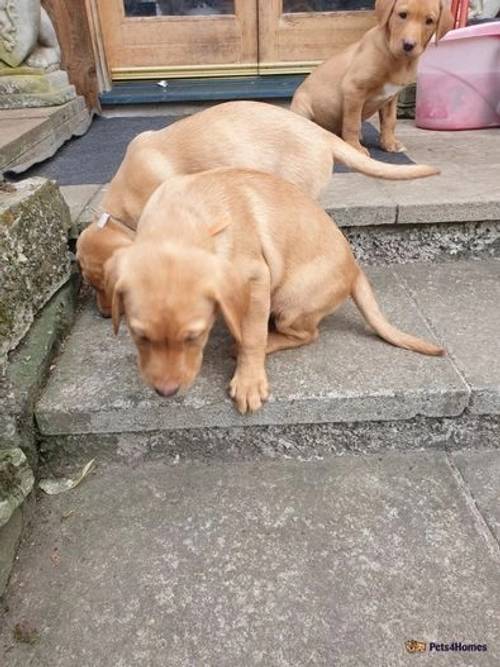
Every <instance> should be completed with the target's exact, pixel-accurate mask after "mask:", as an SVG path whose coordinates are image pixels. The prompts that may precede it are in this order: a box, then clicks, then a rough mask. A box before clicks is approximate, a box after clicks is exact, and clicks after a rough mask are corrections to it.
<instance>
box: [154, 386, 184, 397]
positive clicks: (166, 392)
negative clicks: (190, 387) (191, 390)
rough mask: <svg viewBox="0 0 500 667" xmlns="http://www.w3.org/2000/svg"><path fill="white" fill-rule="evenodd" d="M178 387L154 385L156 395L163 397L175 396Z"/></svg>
mask: <svg viewBox="0 0 500 667" xmlns="http://www.w3.org/2000/svg"><path fill="white" fill-rule="evenodd" d="M179 389H180V386H179V385H165V386H164V387H155V391H156V393H157V394H158V396H163V397H164V398H169V397H170V396H175V394H176V393H177V392H178V391H179Z"/></svg>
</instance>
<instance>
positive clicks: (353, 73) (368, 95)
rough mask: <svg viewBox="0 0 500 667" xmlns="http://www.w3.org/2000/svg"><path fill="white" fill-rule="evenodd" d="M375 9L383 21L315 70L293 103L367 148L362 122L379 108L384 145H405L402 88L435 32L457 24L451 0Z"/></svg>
mask: <svg viewBox="0 0 500 667" xmlns="http://www.w3.org/2000/svg"><path fill="white" fill-rule="evenodd" d="M375 14H376V16H377V19H378V25H377V26H376V27H374V28H372V29H371V30H369V31H368V32H367V33H366V34H365V35H364V36H363V37H362V38H361V40H360V41H359V42H356V43H355V44H352V45H351V46H349V47H348V48H347V49H346V50H345V51H342V52H341V53H338V54H336V55H334V56H333V57H332V58H330V59H329V60H327V61H326V62H324V63H323V64H322V65H320V66H319V67H318V68H317V69H316V70H314V72H312V74H310V75H309V76H308V77H307V79H306V80H305V81H304V82H303V83H302V84H301V85H300V86H299V88H298V89H297V91H296V92H295V95H294V96H293V100H292V105H291V110H292V111H295V112H296V113H298V114H300V115H301V116H305V117H306V118H310V119H311V120H314V121H315V122H316V123H318V124H319V125H321V126H322V127H324V128H326V129H327V130H330V131H331V132H334V133H335V134H338V135H339V136H341V137H342V138H343V139H344V140H345V141H347V143H349V144H350V145H351V146H354V148H357V149H358V150H359V151H361V152H363V153H366V154H368V151H367V150H366V148H364V147H363V146H362V145H361V143H360V133H361V122H362V121H363V120H366V119H367V118H370V116H372V115H373V114H374V113H376V112H377V111H378V112H379V116H380V146H381V147H382V148H383V149H384V150H386V151H389V152H398V151H402V150H404V146H403V145H402V144H401V143H400V142H399V141H398V140H397V139H396V137H395V134H394V130H395V127H396V113H397V100H398V93H399V91H400V90H401V89H402V88H404V86H406V85H408V84H409V83H413V82H414V81H415V80H416V74H417V64H418V59H419V57H420V56H421V55H422V53H423V52H424V51H425V49H426V47H427V45H428V43H429V41H430V40H431V38H432V36H433V35H436V39H440V38H441V37H443V36H444V35H445V34H446V33H447V32H448V31H449V30H451V28H452V27H453V17H452V15H451V12H450V10H449V8H448V2H447V0H377V1H376V3H375Z"/></svg>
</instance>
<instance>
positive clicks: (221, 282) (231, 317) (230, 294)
mask: <svg viewBox="0 0 500 667" xmlns="http://www.w3.org/2000/svg"><path fill="white" fill-rule="evenodd" d="M214 299H215V301H216V302H217V305H218V306H219V308H220V311H221V313H222V316H223V318H224V321H225V323H226V325H227V327H228V329H229V331H230V332H231V335H232V336H233V338H234V339H235V340H236V341H237V342H238V343H241V328H242V321H243V317H244V316H245V313H246V312H247V308H248V299H249V288H248V285H246V284H245V283H244V281H243V280H242V278H241V276H240V274H239V273H238V271H237V270H236V269H235V268H234V267H233V266H232V264H231V263H230V262H228V261H227V260H218V267H217V271H216V285H215V293H214Z"/></svg>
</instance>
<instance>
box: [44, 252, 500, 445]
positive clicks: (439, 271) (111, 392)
mask: <svg viewBox="0 0 500 667" xmlns="http://www.w3.org/2000/svg"><path fill="white" fill-rule="evenodd" d="M369 276H370V278H371V280H372V282H373V284H374V286H375V289H376V292H377V296H378V299H379V301H380V304H381V306H382V308H383V310H384V311H385V312H386V314H387V315H388V317H389V319H390V320H391V321H392V322H393V323H395V324H397V325H398V326H400V327H401V328H403V329H406V330H407V331H410V332H413V333H415V334H418V335H421V336H425V337H427V338H433V337H434V336H436V337H437V339H438V340H439V341H440V342H441V343H443V344H444V345H445V347H447V348H448V351H449V356H448V357H444V358H430V357H425V356H422V355H418V354H415V353H412V352H408V351H405V350H401V349H397V348H394V347H392V346H390V345H388V344H387V343H385V342H383V341H381V340H380V339H377V338H376V337H375V336H374V335H373V334H372V333H371V332H370V331H369V330H368V328H367V327H366V326H365V325H364V324H363V322H362V319H361V316H360V315H359V313H357V311H356V309H355V307H354V306H353V305H352V304H346V305H345V306H344V307H342V309H340V311H339V312H338V313H336V314H334V315H333V316H332V317H330V318H328V319H327V320H325V323H324V325H322V328H321V336H320V340H319V341H318V342H317V343H315V344H313V345H310V346H307V347H304V348H301V349H299V350H290V351H286V352H280V353H277V354H276V355H271V357H270V358H269V360H268V363H267V368H268V375H269V380H270V385H271V392H272V395H271V399H270V401H269V402H268V404H267V405H266V406H265V407H264V409H262V410H260V411H259V412H257V413H255V414H253V415H247V416H244V417H242V416H240V415H239V414H238V413H237V411H236V410H235V408H234V407H233V404H232V402H231V400H230V399H229V398H228V396H227V385H228V382H229V379H230V377H231V373H232V369H233V366H234V361H233V360H232V359H231V357H230V354H229V351H230V341H229V340H228V337H227V336H226V335H225V334H224V333H223V332H219V333H215V334H214V335H213V336H212V338H211V341H210V343H209V346H208V349H207V352H206V355H205V361H204V366H203V369H202V373H201V374H200V377H199V378H198V379H197V381H196V383H195V385H194V386H193V387H192V388H191V390H190V391H189V392H188V393H187V395H186V396H185V397H175V398H173V399H163V398H161V397H158V396H157V395H156V394H155V393H154V391H152V390H151V389H149V388H148V387H146V386H145V385H144V383H143V381H142V380H141V378H140V377H139V374H138V370H137V367H136V361H135V348H134V346H133V343H132V342H131V340H130V337H129V335H128V333H127V332H126V330H125V327H123V328H122V332H121V333H120V336H119V338H118V339H116V338H115V337H114V336H113V333H112V330H111V324H110V322H109V321H106V320H103V319H102V318H100V317H99V316H98V315H97V313H96V312H95V307H94V306H93V304H91V305H89V306H88V308H87V309H86V310H85V311H84V312H83V313H82V314H81V316H80V318H79V320H78V321H77V323H76V326H75V328H74V330H73V332H72V334H71V336H70V338H69V339H68V341H67V343H66V347H65V351H64V353H63V355H62V357H61V358H60V359H59V360H58V362H57V364H56V368H55V371H54V373H53V375H52V376H51V378H50V380H49V383H48V385H47V388H46V390H45V393H44V395H43V396H42V398H41V401H40V402H39V404H38V407H37V409H36V417H37V422H38V426H39V429H40V431H41V433H42V435H44V436H57V435H72V434H83V433H87V434H96V435H99V434H106V433H126V432H129V433H138V432H144V431H157V430H167V431H168V430H171V429H180V428H201V427H222V428H224V427H234V426H258V425H259V426H260V425H273V424H279V425H285V424H311V423H332V422H364V421H390V420H396V421H397V420H409V419H412V418H414V417H416V416H418V415H424V416H428V417H439V418H442V417H455V416H458V415H460V414H462V413H463V412H464V411H465V410H466V409H467V410H469V411H470V412H471V413H472V414H475V415H498V414H500V338H499V336H498V331H499V330H500V309H499V308H498V304H499V303H500V261H499V260H495V259H492V260H488V261H480V262H455V263H449V264H424V265H409V266H406V267H396V268H390V267H385V268H377V269H374V268H371V269H370V271H369Z"/></svg>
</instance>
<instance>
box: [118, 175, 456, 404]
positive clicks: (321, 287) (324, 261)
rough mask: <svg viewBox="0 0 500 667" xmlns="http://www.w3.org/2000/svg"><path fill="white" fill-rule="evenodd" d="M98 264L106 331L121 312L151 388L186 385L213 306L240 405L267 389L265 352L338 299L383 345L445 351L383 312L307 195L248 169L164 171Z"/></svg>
mask: <svg viewBox="0 0 500 667" xmlns="http://www.w3.org/2000/svg"><path fill="white" fill-rule="evenodd" d="M105 274H106V280H107V288H108V291H109V293H110V294H111V295H112V308H111V310H112V317H113V326H114V330H115V332H117V331H118V327H119V322H120V318H121V316H122V315H125V318H126V320H127V324H128V327H129V330H130V332H131V334H132V337H133V339H134V341H135V344H136V346H137V350H138V356H139V367H140V370H141V372H142V375H143V377H144V379H145V381H146V382H147V383H148V384H149V385H151V386H152V387H153V388H154V389H155V390H156V391H157V392H158V393H159V394H160V395H162V396H172V395H174V394H176V393H177V392H178V391H179V390H186V389H187V388H188V387H189V386H190V385H191V384H192V383H193V381H194V379H195V377H196V375H197V373H198V371H199V370H200V367H201V363H202V357H203V349H204V347H205V344H206V342H207V339H208V336H209V334H210V330H211V328H212V326H213V324H214V321H215V317H216V314H217V311H220V312H221V313H222V315H223V317H224V319H225V321H226V323H227V326H228V328H229V329H230V331H231V333H232V335H233V337H234V338H235V340H236V341H237V343H238V354H237V363H236V371H235V373H234V377H233V379H232V380H231V384H230V394H231V396H232V397H233V398H234V400H235V402H236V405H237V407H238V409H239V410H240V412H242V413H245V412H247V411H253V410H257V409H258V408H260V407H261V405H262V402H263V401H265V400H266V399H267V397H268V381H267V376H266V370H265V357H266V354H269V353H270V352H275V351H277V350H283V349H287V348H293V347H298V346H300V345H305V344H307V343H311V342H312V341H314V340H315V339H316V338H317V337H318V335H319V332H318V325H319V323H320V321H321V320H322V319H323V318H324V317H325V316H326V315H328V314H330V313H331V312H333V311H334V310H335V309H336V308H337V307H338V306H339V305H340V304H341V303H342V302H343V301H345V300H346V299H347V298H348V297H352V298H353V299H354V301H355V303H356V305H357V306H358V308H359V310H360V311H361V313H362V314H363V316H364V318H365V319H366V321H367V322H368V323H369V324H370V325H371V327H372V328H373V329H374V330H375V332H376V333H377V334H378V335H379V336H380V337H381V338H383V339H384V340H386V341H388V342H389V343H392V344H393V345H396V346H398V347H403V348H407V349H409V350H414V351H416V352H421V353H423V354H429V355H441V354H443V353H444V351H443V349H442V348H440V347H438V346H437V345H434V344H433V343H430V342H426V341H423V340H420V339H419V338H415V337H414V336H412V335H410V334H406V333H403V332H401V331H399V330H398V329H396V328H395V327H394V326H393V325H391V324H390V323H389V322H388V321H387V320H386V319H385V317H384V316H383V314H382V313H381V312H380V310H379V307H378V305H377V301H376V299H375V296H374V294H373V292H372V289H371V287H370V284H369V282H368V280H367V278H366V276H365V274H364V273H363V271H362V270H361V269H360V267H359V266H358V265H357V263H356V261H355V259H354V257H353V255H352V252H351V249H350V247H349V244H348V242H347V240H346V239H345V237H344V236H343V234H342V233H341V232H340V231H339V229H338V228H337V227H336V225H335V224H334V223H333V222H332V220H331V219H330V217H329V216H328V215H327V214H326V213H325V212H324V211H323V210H322V209H321V208H320V206H318V204H316V203H315V202H314V200H312V199H311V198H310V197H309V196H308V195H307V194H305V193H304V192H303V191H302V190H300V189H299V188H297V187H296V186H294V185H292V184H291V183H288V182H287V181H285V180H283V179H281V178H278V177H277V176H272V175H270V174H265V173H262V172H258V171H251V170H241V169H216V170H212V171H206V172H203V173H199V174H195V175H190V176H178V177H172V178H170V179H169V180H168V181H166V182H165V183H164V184H163V185H161V186H160V187H159V188H158V189H157V190H156V192H155V193H154V194H153V195H152V197H151V199H150V200H149V202H148V204H147V205H146V208H145V210H144V213H143V215H142V216H141V219H140V221H139V226H138V229H137V237H136V240H135V241H134V243H132V244H131V245H130V246H128V247H127V248H123V249H121V250H118V251H117V252H115V253H114V255H113V256H112V257H111V259H109V260H108V262H107V263H106V267H105ZM271 316H272V318H273V327H272V330H271V331H270V330H269V321H270V317H271Z"/></svg>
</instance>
